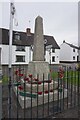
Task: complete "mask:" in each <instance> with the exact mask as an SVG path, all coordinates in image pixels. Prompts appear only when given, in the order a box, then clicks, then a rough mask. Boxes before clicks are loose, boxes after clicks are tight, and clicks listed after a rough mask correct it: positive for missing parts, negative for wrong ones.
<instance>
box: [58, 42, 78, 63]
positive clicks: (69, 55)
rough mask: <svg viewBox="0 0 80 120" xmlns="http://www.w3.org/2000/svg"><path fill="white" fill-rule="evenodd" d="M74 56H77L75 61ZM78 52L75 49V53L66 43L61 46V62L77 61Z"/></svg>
mask: <svg viewBox="0 0 80 120" xmlns="http://www.w3.org/2000/svg"><path fill="white" fill-rule="evenodd" d="M73 56H75V60H73ZM77 56H78V50H77V49H75V52H73V48H72V47H70V46H69V45H68V44H66V43H62V44H61V46H60V61H70V62H71V61H77Z"/></svg>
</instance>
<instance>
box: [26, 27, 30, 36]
mask: <svg viewBox="0 0 80 120" xmlns="http://www.w3.org/2000/svg"><path fill="white" fill-rule="evenodd" d="M26 34H27V36H31V29H30V28H27V29H26Z"/></svg>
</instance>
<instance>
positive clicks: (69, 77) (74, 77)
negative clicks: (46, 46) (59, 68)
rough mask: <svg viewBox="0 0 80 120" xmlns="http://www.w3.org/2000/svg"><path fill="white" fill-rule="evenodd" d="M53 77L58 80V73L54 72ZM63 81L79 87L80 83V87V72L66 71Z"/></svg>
mask: <svg viewBox="0 0 80 120" xmlns="http://www.w3.org/2000/svg"><path fill="white" fill-rule="evenodd" d="M51 75H52V79H53V80H55V79H58V72H52V74H51ZM78 76H79V79H78ZM63 80H64V81H66V82H67V81H68V83H71V84H73V85H78V83H79V85H80V73H79V72H78V71H66V72H64V77H63Z"/></svg>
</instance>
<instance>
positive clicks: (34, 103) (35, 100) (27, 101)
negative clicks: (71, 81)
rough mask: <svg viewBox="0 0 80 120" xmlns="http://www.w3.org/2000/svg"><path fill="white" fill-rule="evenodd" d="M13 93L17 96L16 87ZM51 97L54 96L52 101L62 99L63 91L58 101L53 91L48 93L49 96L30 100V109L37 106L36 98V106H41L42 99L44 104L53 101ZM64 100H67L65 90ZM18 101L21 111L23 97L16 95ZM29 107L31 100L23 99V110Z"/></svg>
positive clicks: (56, 93) (28, 98) (65, 90)
mask: <svg viewBox="0 0 80 120" xmlns="http://www.w3.org/2000/svg"><path fill="white" fill-rule="evenodd" d="M14 91H15V93H16V95H17V87H14ZM48 95H49V101H48ZM53 95H54V101H57V100H60V99H63V91H62V93H59V99H58V90H54V92H50V93H49V94H45V93H44V95H43V94H42V95H38V96H37V97H36V98H32V107H35V106H37V98H38V105H43V98H44V104H45V103H48V102H52V101H53ZM64 98H67V89H64ZM18 100H19V103H20V106H21V107H22V109H24V96H21V95H18ZM29 107H31V98H30V97H25V108H29Z"/></svg>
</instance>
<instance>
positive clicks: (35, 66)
mask: <svg viewBox="0 0 80 120" xmlns="http://www.w3.org/2000/svg"><path fill="white" fill-rule="evenodd" d="M49 73H50V70H49V63H48V62H45V61H32V62H29V65H28V70H27V76H28V75H29V74H32V75H33V78H37V75H39V81H43V74H44V80H48V79H49V78H48V76H49Z"/></svg>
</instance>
